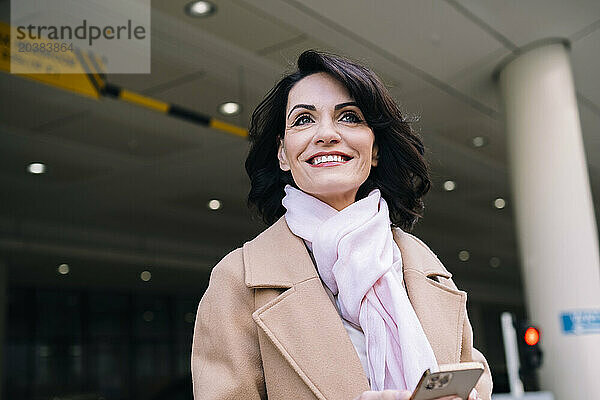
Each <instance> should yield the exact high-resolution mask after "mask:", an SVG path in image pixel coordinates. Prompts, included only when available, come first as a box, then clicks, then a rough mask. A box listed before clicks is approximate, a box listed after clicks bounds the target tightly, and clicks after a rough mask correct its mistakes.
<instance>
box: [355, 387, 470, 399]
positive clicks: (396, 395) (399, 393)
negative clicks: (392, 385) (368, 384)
mask: <svg viewBox="0 0 600 400" xmlns="http://www.w3.org/2000/svg"><path fill="white" fill-rule="evenodd" d="M411 394H412V393H411V392H409V391H408V390H384V391H382V392H374V391H368V392H363V393H362V394H361V395H360V396H358V397H357V398H355V399H354V400H409V399H410V395H411ZM435 400H461V398H460V397H457V396H446V397H438V398H437V399H435ZM468 400H481V397H479V396H478V395H477V390H475V389H473V390H471V393H470V394H469V399H468Z"/></svg>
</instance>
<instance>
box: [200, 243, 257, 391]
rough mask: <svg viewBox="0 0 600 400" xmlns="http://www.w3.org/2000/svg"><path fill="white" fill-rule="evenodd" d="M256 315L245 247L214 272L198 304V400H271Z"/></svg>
mask: <svg viewBox="0 0 600 400" xmlns="http://www.w3.org/2000/svg"><path fill="white" fill-rule="evenodd" d="M253 312H254V291H253V289H251V288H248V287H246V285H245V283H244V264H243V256H242V249H241V248H240V249H236V250H234V251H232V252H231V253H229V254H228V255H227V256H225V257H224V258H223V259H222V260H221V261H220V262H219V263H218V264H217V265H216V266H215V267H214V268H213V270H212V272H211V275H210V281H209V285H208V289H207V290H206V292H205V293H204V296H203V297H202V299H201V300H200V304H199V305H198V312H197V315H196V322H195V326H194V336H193V339H192V356H191V368H192V386H193V393H194V399H195V400H200V399H202V400H228V399H231V400H233V399H236V400H237V399H248V400H261V399H266V398H267V397H266V390H265V384H264V374H263V369H262V362H261V356H260V348H259V344H258V333H257V327H256V325H255V323H254V321H253V319H252V313H253Z"/></svg>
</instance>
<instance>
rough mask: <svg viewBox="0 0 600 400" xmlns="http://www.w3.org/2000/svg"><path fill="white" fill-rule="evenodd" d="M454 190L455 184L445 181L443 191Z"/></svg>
mask: <svg viewBox="0 0 600 400" xmlns="http://www.w3.org/2000/svg"><path fill="white" fill-rule="evenodd" d="M454 189H456V182H454V181H446V182H444V190H445V191H447V192H451V191H453V190H454Z"/></svg>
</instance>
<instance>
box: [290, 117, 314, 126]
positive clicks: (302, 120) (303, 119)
mask: <svg viewBox="0 0 600 400" xmlns="http://www.w3.org/2000/svg"><path fill="white" fill-rule="evenodd" d="M309 122H312V118H310V117H309V116H308V115H301V116H300V117H298V119H297V120H296V121H295V122H294V125H293V126H300V125H304V124H306V123H309Z"/></svg>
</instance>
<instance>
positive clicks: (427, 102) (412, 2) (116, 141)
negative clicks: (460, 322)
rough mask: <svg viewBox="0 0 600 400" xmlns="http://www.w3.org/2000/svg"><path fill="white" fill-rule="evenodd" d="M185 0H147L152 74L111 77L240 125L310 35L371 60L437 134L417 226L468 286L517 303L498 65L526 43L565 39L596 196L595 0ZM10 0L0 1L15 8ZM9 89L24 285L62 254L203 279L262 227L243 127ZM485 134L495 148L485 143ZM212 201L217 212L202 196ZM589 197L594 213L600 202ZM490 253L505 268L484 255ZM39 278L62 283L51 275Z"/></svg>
mask: <svg viewBox="0 0 600 400" xmlns="http://www.w3.org/2000/svg"><path fill="white" fill-rule="evenodd" d="M186 3H187V0H153V1H152V27H151V28H152V29H151V31H152V36H151V40H152V48H151V56H152V65H151V68H152V69H151V70H152V73H151V74H149V75H135V74H112V75H109V76H108V77H107V80H108V81H109V82H111V83H114V84H116V85H119V86H122V87H124V88H127V89H130V90H133V91H138V92H140V93H143V94H146V95H148V96H152V97H154V98H156V99H159V100H162V101H166V102H170V103H176V104H179V105H182V106H185V107H187V108H190V109H193V110H196V111H198V112H201V113H204V114H209V115H213V116H215V117H219V118H221V119H224V120H226V121H227V122H230V123H233V124H236V125H239V126H243V127H247V124H248V121H249V117H250V115H251V113H252V111H253V109H254V107H255V106H256V105H257V104H258V103H259V101H260V100H261V98H262V97H263V96H264V95H265V94H266V92H267V91H268V90H269V89H270V88H271V87H272V85H273V84H274V83H275V82H276V81H277V80H278V78H279V77H281V76H282V74H283V73H284V72H286V71H289V70H290V68H292V67H293V63H294V61H295V59H296V57H297V55H298V54H299V53H300V52H301V51H302V50H304V49H308V48H317V49H321V50H329V51H333V52H336V53H339V54H344V55H346V56H349V57H351V58H353V59H355V60H358V61H360V62H362V63H364V64H366V65H368V66H370V67H371V68H373V69H374V70H375V71H376V72H377V73H378V74H379V75H380V76H381V77H382V79H383V80H384V82H385V83H386V84H387V85H388V87H389V88H390V91H391V93H392V94H393V96H394V97H395V99H396V100H397V101H398V102H399V104H400V105H401V108H402V109H403V110H404V111H405V113H406V114H407V115H408V116H410V117H411V118H413V119H414V120H415V121H417V122H415V125H414V126H415V129H417V131H418V132H420V134H421V135H422V137H423V140H424V142H425V144H426V146H427V148H428V152H429V153H428V157H429V160H430V163H431V167H432V177H433V182H434V186H433V188H432V190H431V192H430V194H428V195H427V197H426V199H425V202H426V207H427V208H426V212H425V218H424V219H423V220H422V221H421V222H420V223H419V225H418V226H417V228H416V230H415V234H416V235H417V236H419V237H420V238H422V239H423V240H424V241H425V242H426V243H428V244H429V246H430V247H431V248H432V249H433V251H434V252H435V253H436V254H437V255H438V256H439V258H440V259H441V260H442V262H443V263H444V264H445V265H446V266H447V268H448V269H449V270H450V271H452V272H453V273H454V275H455V278H456V280H457V282H458V284H459V286H461V287H462V288H465V289H467V290H469V293H470V298H471V299H475V300H477V301H488V302H499V303H507V304H508V303H513V304H519V303H520V302H522V291H521V288H520V278H519V272H518V271H519V256H518V247H517V242H516V236H515V224H514V222H513V209H512V207H511V200H510V199H511V190H510V187H509V176H508V173H509V166H508V165H507V154H506V140H505V133H504V128H503V114H502V110H501V106H500V100H499V98H498V90H497V87H496V84H495V82H494V80H493V77H492V75H493V71H494V69H495V68H496V67H497V66H498V65H499V64H500V62H501V61H502V60H503V59H505V58H506V57H508V56H510V55H511V53H513V52H516V51H518V50H519V48H521V47H523V46H526V45H528V44H529V43H532V42H534V41H537V40H540V39H547V38H556V37H559V38H565V39H567V40H568V41H569V42H570V43H571V61H572V66H573V74H574V78H575V83H576V90H577V98H578V102H579V111H580V117H581V123H582V130H583V139H584V143H585V149H586V156H587V164H588V170H589V174H590V179H591V187H592V193H593V196H594V199H598V196H599V195H600V151H599V150H600V79H598V78H597V74H598V73H597V71H600V2H598V1H595V0H580V1H569V2H565V1H559V0H552V1H550V0H528V1H517V0H505V1H502V2H498V1H494V0H446V1H436V0H403V1H396V0H385V1H383V0H382V1H378V2H365V1H360V0H346V1H343V2H342V1H330V2H323V1H317V0H302V1H299V0H298V1H296V0H262V1H250V0H219V1H216V0H215V1H214V3H215V4H216V5H217V13H216V14H214V15H213V16H211V17H209V18H201V19H193V18H190V17H188V16H187V15H185V14H184V12H183V9H184V6H185V4H186ZM8 4H9V1H8V0H0V11H1V14H0V19H2V20H4V21H6V22H8V20H9V18H8V15H9V13H8ZM0 90H1V92H2V97H1V98H2V104H1V105H0V144H1V145H0V185H1V187H2V188H3V190H2V191H1V192H0V204H1V208H0V251H1V252H2V255H3V258H4V262H6V263H7V264H8V265H9V267H10V270H15V269H18V270H19V272H18V273H13V274H12V275H13V276H17V277H18V281H19V282H22V283H24V284H26V283H27V282H28V281H31V282H33V281H35V280H36V276H38V275H37V272H35V271H42V270H44V271H50V270H51V271H55V270H56V263H58V262H70V261H69V260H73V261H71V262H72V263H74V264H72V265H76V266H74V267H72V268H75V269H77V268H80V269H81V270H86V271H88V272H87V273H86V274H82V275H81V276H82V278H80V279H82V281H86V282H89V281H90V280H93V278H91V277H93V276H101V275H103V265H110V266H111V267H110V268H112V269H111V273H110V275H111V276H112V277H113V278H111V279H113V280H114V281H115V282H121V283H122V282H123V281H124V280H126V279H133V280H135V279H136V276H137V275H135V274H133V275H132V274H131V273H130V272H131V271H137V270H140V269H145V268H149V267H154V268H157V269H161V270H165V268H166V269H168V268H172V269H173V270H174V271H186V272H185V273H183V274H182V275H181V276H185V278H184V279H183V280H185V281H186V282H187V283H188V284H189V282H190V281H192V282H193V279H192V278H190V275H186V274H189V272H190V271H193V272H196V273H197V275H194V276H197V277H198V278H197V279H198V282H204V281H205V279H204V278H205V276H206V274H207V272H208V271H210V268H211V267H212V266H213V265H214V264H215V262H216V261H218V260H219V259H220V258H221V257H222V256H223V255H224V254H226V253H227V252H228V251H230V250H231V249H233V248H235V247H238V246H240V245H241V244H242V243H244V242H245V241H247V240H249V239H251V238H252V237H254V236H255V235H256V234H258V233H259V232H260V231H261V230H263V229H264V225H263V224H262V223H261V222H260V221H258V220H257V219H256V218H253V217H251V216H250V213H249V211H248V210H247V208H246V205H245V202H246V200H245V198H246V195H247V193H248V189H249V182H248V178H247V176H246V175H245V171H244V167H243V165H244V161H245V157H246V153H247V150H248V142H247V141H246V140H244V139H241V138H239V137H236V136H233V135H229V134H226V133H222V132H219V131H215V130H211V129H208V128H205V127H201V126H198V125H193V124H191V123H189V122H186V121H181V120H178V119H174V118H171V117H168V116H166V115H163V114H160V113H155V112H152V111H149V110H146V109H143V108H139V107H136V106H134V105H130V104H127V103H124V102H120V101H117V100H112V99H108V98H102V99H101V100H94V99H89V98H85V97H79V96H77V95H75V94H71V93H68V92H63V91H60V90H57V89H55V88H52V87H49V86H44V85H42V84H39V83H37V82H35V81H31V80H27V79H24V78H21V77H17V76H12V75H9V74H6V73H0ZM231 100H233V101H238V102H240V103H241V104H242V106H243V112H242V114H241V115H239V116H236V117H220V116H218V115H217V111H216V109H217V105H218V104H220V103H222V102H224V101H231ZM475 136H484V137H485V138H486V139H487V144H486V145H485V146H484V147H480V148H476V147H474V146H473V145H472V144H471V140H472V138H473V137H475ZM33 161H41V162H44V163H46V164H47V168H48V172H47V173H46V174H41V175H32V174H29V173H27V172H26V166H27V165H28V164H29V163H30V162H33ZM449 179H451V180H454V181H455V182H456V189H455V190H454V191H452V192H446V191H444V190H443V182H444V181H445V180H449ZM498 197H502V198H504V199H506V201H507V206H506V207H505V208H504V209H500V210H499V209H496V208H495V207H494V206H493V201H494V199H496V198H498ZM213 198H216V199H220V200H221V201H222V203H223V207H222V209H220V210H217V211H211V210H209V209H208V208H207V206H206V203H207V202H208V201H209V200H210V199H213ZM594 204H595V208H596V213H597V214H598V211H600V202H599V201H598V200H596V201H595V202H594ZM460 250H468V251H469V253H470V258H469V259H468V260H467V261H460V260H459V258H458V252H459V251H460ZM492 257H497V258H499V259H500V266H499V267H497V268H493V267H491V266H490V258H492ZM60 260H63V261H60ZM90 271H92V272H90ZM119 271H122V274H121V273H119ZM83 276H85V278H83ZM71 278H72V279H71ZM15 279H16V278H15ZM44 279H45V281H46V282H52V284H57V285H59V284H62V282H64V277H61V276H59V275H58V274H55V273H54V274H47V276H46V278H44ZM69 279H71V280H72V281H74V280H75V279H76V278H75V277H70V278H69ZM109 280H110V279H108V280H107V279H104V278H103V279H99V281H102V282H103V283H102V284H106V285H108V284H109V283H110V282H108V281H109ZM105 281H106V282H105ZM136 284H137V283H136ZM203 284H204V283H202V285H203Z"/></svg>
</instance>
